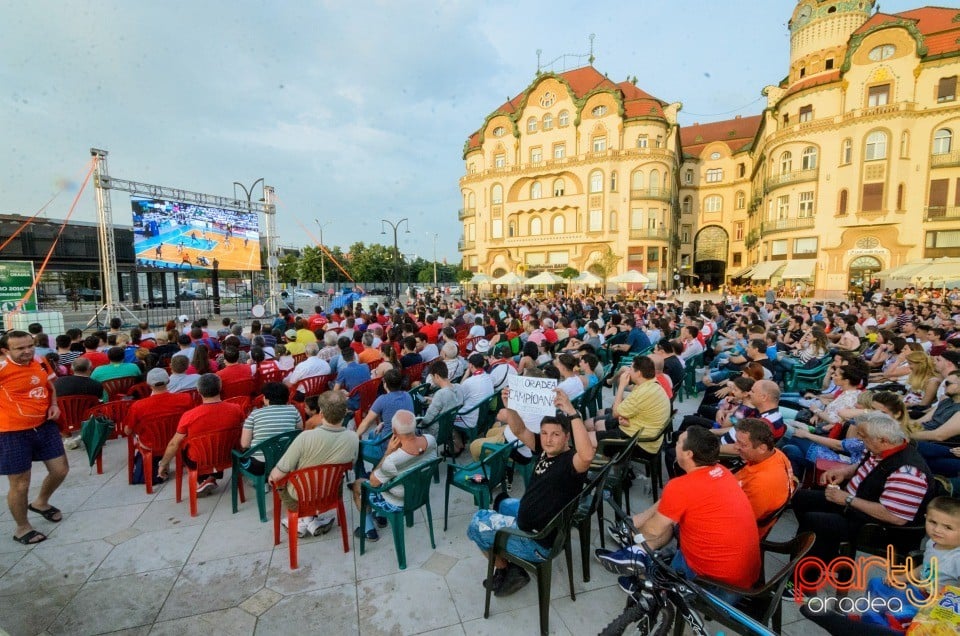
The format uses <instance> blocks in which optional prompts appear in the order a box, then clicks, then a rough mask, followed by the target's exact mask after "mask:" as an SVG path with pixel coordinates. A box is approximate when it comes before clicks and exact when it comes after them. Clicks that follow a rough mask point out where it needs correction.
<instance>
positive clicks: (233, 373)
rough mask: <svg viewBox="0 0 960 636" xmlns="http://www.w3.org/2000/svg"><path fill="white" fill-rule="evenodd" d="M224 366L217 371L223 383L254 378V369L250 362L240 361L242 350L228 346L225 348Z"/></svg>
mask: <svg viewBox="0 0 960 636" xmlns="http://www.w3.org/2000/svg"><path fill="white" fill-rule="evenodd" d="M223 365H224V366H223V368H222V369H220V370H219V371H217V377H218V378H220V382H221V383H222V384H233V383H235V382H244V381H247V380H252V379H253V371H252V370H251V368H250V365H248V364H241V363H240V350H239V349H237V348H236V347H231V346H229V345H228V346H226V347H224V349H223Z"/></svg>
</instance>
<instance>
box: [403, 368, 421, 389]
mask: <svg viewBox="0 0 960 636" xmlns="http://www.w3.org/2000/svg"><path fill="white" fill-rule="evenodd" d="M426 368H427V363H426V362H418V363H416V364H411V365H410V366H409V367H405V368H403V369H401V370H400V373H401V374H403V387H404V388H405V389H409V388H410V387H411V386H412V385H413V383H414V382H420V380H421V379H422V378H423V370H424V369H426Z"/></svg>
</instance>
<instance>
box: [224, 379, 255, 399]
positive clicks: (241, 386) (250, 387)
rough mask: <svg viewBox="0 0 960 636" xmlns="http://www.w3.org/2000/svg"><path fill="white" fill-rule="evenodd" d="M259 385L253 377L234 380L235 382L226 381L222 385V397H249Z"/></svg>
mask: <svg viewBox="0 0 960 636" xmlns="http://www.w3.org/2000/svg"><path fill="white" fill-rule="evenodd" d="M256 387H257V381H256V380H254V379H253V378H252V377H251V378H250V379H249V380H234V381H233V382H224V383H223V385H221V387H220V399H221V400H229V399H230V398H233V397H247V398H249V397H250V396H251V395H253V393H254V390H255V389H256Z"/></svg>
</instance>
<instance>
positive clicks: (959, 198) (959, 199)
mask: <svg viewBox="0 0 960 636" xmlns="http://www.w3.org/2000/svg"><path fill="white" fill-rule="evenodd" d="M953 204H954V205H955V206H957V207H960V178H958V179H957V183H956V186H955V189H954V191H953ZM898 209H900V210H902V209H903V206H902V205H901V206H900V207H899V208H898Z"/></svg>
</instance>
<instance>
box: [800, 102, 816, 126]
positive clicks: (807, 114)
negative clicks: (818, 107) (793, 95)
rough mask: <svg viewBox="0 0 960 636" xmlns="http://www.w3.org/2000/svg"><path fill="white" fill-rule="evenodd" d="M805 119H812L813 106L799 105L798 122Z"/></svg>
mask: <svg viewBox="0 0 960 636" xmlns="http://www.w3.org/2000/svg"><path fill="white" fill-rule="evenodd" d="M805 121H813V106H810V105H807V106H801V107H800V123H803V122H805Z"/></svg>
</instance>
